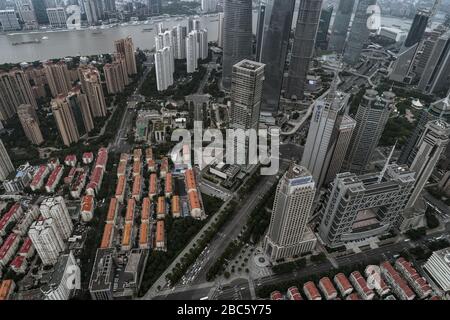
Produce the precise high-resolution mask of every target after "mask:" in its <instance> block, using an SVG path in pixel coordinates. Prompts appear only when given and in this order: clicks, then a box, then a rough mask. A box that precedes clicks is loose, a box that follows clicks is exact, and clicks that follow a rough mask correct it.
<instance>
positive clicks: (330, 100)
mask: <svg viewBox="0 0 450 320" xmlns="http://www.w3.org/2000/svg"><path fill="white" fill-rule="evenodd" d="M333 84H335V85H333V86H332V87H331V89H330V92H329V93H328V94H327V95H326V96H325V97H324V98H323V99H319V100H317V101H316V102H315V106H314V111H313V115H312V117H311V124H310V125H309V131H308V136H307V139H306V143H305V150H304V152H303V156H302V161H301V165H302V166H304V167H306V168H307V169H308V170H309V171H310V172H311V174H312V176H313V178H314V181H315V182H316V185H317V188H320V187H321V186H322V184H323V183H324V181H325V177H326V176H327V172H328V168H329V167H330V163H331V157H332V155H333V152H334V149H335V147H336V143H337V138H338V130H339V126H340V124H341V121H342V118H343V116H344V112H345V108H346V106H347V103H348V99H349V97H350V95H349V94H345V93H343V92H339V91H336V87H337V83H336V82H333Z"/></svg>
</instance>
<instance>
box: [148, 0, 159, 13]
mask: <svg viewBox="0 0 450 320" xmlns="http://www.w3.org/2000/svg"><path fill="white" fill-rule="evenodd" d="M147 7H148V12H149V14H151V15H158V14H160V13H161V0H147Z"/></svg>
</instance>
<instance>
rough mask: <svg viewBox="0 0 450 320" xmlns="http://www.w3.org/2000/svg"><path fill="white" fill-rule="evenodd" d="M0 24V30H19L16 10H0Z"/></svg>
mask: <svg viewBox="0 0 450 320" xmlns="http://www.w3.org/2000/svg"><path fill="white" fill-rule="evenodd" d="M0 24H1V25H2V31H3V32H6V31H14V30H20V29H21V28H20V23H19V18H17V15H16V11H15V10H14V9H9V8H7V9H5V10H0Z"/></svg>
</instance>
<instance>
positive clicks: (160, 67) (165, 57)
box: [155, 47, 173, 91]
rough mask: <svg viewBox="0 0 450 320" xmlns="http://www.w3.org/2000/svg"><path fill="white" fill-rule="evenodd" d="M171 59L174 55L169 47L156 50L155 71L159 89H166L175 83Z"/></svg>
mask: <svg viewBox="0 0 450 320" xmlns="http://www.w3.org/2000/svg"><path fill="white" fill-rule="evenodd" d="M171 60H172V56H171V53H170V48H169V47H164V48H162V49H159V50H157V51H156V53H155V72H156V86H157V88H158V91H164V90H166V89H167V88H168V87H170V86H171V85H172V84H173V72H172V68H171ZM172 62H173V60H172Z"/></svg>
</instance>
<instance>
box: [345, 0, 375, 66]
mask: <svg viewBox="0 0 450 320" xmlns="http://www.w3.org/2000/svg"><path fill="white" fill-rule="evenodd" d="M375 4H376V0H359V2H358V6H357V7H356V12H355V16H354V18H353V22H352V27H351V29H350V34H349V35H348V40H347V46H346V48H345V51H344V62H346V63H348V64H350V65H353V64H356V63H357V62H358V61H359V56H360V55H361V51H362V49H363V47H364V44H365V43H366V42H367V40H368V39H369V34H370V30H369V29H368V28H367V21H368V18H369V17H370V15H371V13H370V12H367V11H368V8H369V6H372V5H375Z"/></svg>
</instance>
